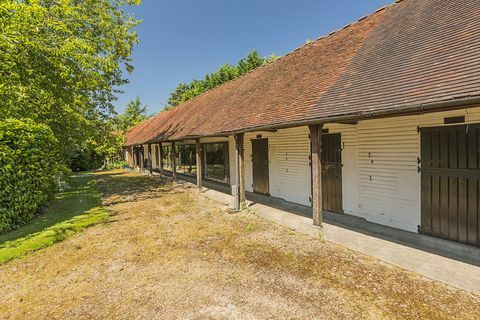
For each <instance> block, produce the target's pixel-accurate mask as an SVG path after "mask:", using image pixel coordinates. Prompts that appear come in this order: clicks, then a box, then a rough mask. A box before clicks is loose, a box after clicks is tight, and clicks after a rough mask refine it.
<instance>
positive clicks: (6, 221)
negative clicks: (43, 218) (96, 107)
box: [0, 119, 60, 234]
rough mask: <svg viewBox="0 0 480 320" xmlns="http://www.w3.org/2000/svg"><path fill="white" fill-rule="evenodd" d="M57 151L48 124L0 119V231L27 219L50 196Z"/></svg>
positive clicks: (54, 174) (56, 170)
mask: <svg viewBox="0 0 480 320" xmlns="http://www.w3.org/2000/svg"><path fill="white" fill-rule="evenodd" d="M57 153H58V143H57V140H56V138H55V137H54V135H53V133H52V130H51V129H50V128H49V127H48V126H46V125H43V124H37V123H35V122H33V121H32V120H15V119H7V120H3V121H0V234H1V233H3V232H5V231H9V230H12V229H15V228H16V227H18V226H19V225H22V224H24V223H26V222H28V221H29V220H30V219H32V218H33V217H34V216H35V214H36V213H38V212H39V210H40V209H41V208H42V207H43V206H44V205H45V204H46V203H47V201H48V200H49V199H50V198H51V197H52V195H53V193H54V192H55V181H56V177H57V174H58V173H59V171H60V167H59V165H58V163H57V161H58V158H57Z"/></svg>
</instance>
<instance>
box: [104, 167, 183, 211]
mask: <svg viewBox="0 0 480 320" xmlns="http://www.w3.org/2000/svg"><path fill="white" fill-rule="evenodd" d="M96 177H97V182H98V187H99V189H100V190H101V191H102V193H103V196H104V198H105V199H106V201H105V204H107V205H116V204H120V203H125V202H137V201H142V200H148V199H152V198H159V197H161V196H162V194H166V193H169V194H171V193H175V192H176V191H175V190H174V189H173V188H172V184H171V181H170V180H169V179H166V178H165V177H160V176H153V177H151V176H147V175H138V174H136V173H134V174H131V175H130V174H129V172H126V171H121V172H117V171H113V172H109V171H107V172H100V173H96ZM159 191H160V192H159Z"/></svg>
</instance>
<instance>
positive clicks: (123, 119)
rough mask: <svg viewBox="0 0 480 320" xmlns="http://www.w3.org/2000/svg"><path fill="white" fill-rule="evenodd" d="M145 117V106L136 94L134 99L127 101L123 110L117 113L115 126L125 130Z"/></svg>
mask: <svg viewBox="0 0 480 320" xmlns="http://www.w3.org/2000/svg"><path fill="white" fill-rule="evenodd" d="M147 118H148V117H147V106H146V105H142V102H141V101H140V98H139V97H138V96H137V97H136V98H135V100H131V101H130V102H128V104H127V106H126V107H125V112H124V113H123V114H121V115H118V117H117V120H116V122H117V128H118V129H119V130H121V131H126V130H128V129H130V128H131V127H133V126H135V125H137V124H139V123H140V122H142V121H144V120H146V119H147Z"/></svg>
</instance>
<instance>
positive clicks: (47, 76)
mask: <svg viewBox="0 0 480 320" xmlns="http://www.w3.org/2000/svg"><path fill="white" fill-rule="evenodd" d="M139 3H140V0H63V1H58V0H36V1H35V0H16V1H12V0H7V1H1V2H0V55H1V56H0V120H2V119H6V118H30V119H33V120H34V121H36V122H39V123H44V124H47V125H48V126H50V127H51V129H52V130H53V132H54V133H55V135H56V137H57V139H58V140H59V141H60V143H61V145H62V147H63V157H64V159H65V160H68V158H69V157H70V155H71V154H73V153H75V150H78V149H81V148H82V147H83V144H84V143H85V142H86V141H87V140H88V139H89V137H90V136H91V131H92V130H95V128H96V121H97V120H98V119H105V118H107V117H109V115H110V114H111V113H112V111H113V106H112V102H113V101H114V100H115V93H117V92H119V87H120V86H122V85H123V84H125V83H127V80H126V79H125V78H124V77H123V75H122V70H126V71H128V72H131V71H132V70H133V67H132V66H131V65H130V63H129V62H130V58H129V56H130V55H131V53H132V48H133V45H134V44H135V43H137V42H138V41H137V34H136V32H135V30H134V29H135V26H136V25H137V24H138V23H139V21H137V20H136V19H135V18H134V17H133V16H131V15H130V14H128V13H127V12H125V8H127V7H128V6H129V5H138V4H139Z"/></svg>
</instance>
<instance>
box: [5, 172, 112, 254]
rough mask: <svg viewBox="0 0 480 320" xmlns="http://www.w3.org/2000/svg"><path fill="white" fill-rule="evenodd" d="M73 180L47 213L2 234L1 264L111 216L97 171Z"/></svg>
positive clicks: (78, 176) (56, 198) (75, 177)
mask: <svg viewBox="0 0 480 320" xmlns="http://www.w3.org/2000/svg"><path fill="white" fill-rule="evenodd" d="M70 184H71V187H72V189H71V190H70V191H68V192H62V193H60V194H57V195H56V197H55V200H54V201H53V203H52V204H51V205H50V207H49V208H48V210H47V212H46V213H45V214H43V215H41V216H39V217H37V218H35V219H33V220H32V221H31V222H29V223H28V224H26V225H24V226H22V227H21V228H20V229H18V230H15V231H12V232H9V233H6V234H3V235H0V264H1V263H4V262H6V261H9V260H11V259H13V258H16V257H19V256H22V255H25V254H27V253H29V252H32V251H35V250H38V249H40V248H44V247H47V246H50V245H52V244H53V243H55V242H58V241H61V240H64V239H65V238H67V237H68V236H70V235H72V234H75V233H77V232H79V231H80V230H82V229H84V228H86V227H88V226H91V225H94V224H97V223H99V222H101V221H104V220H105V219H106V218H107V216H108V212H107V210H106V209H105V208H103V207H102V206H101V194H100V191H99V190H98V189H97V188H96V181H95V178H94V176H93V175H89V174H84V175H77V176H74V177H72V178H71V181H70Z"/></svg>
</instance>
